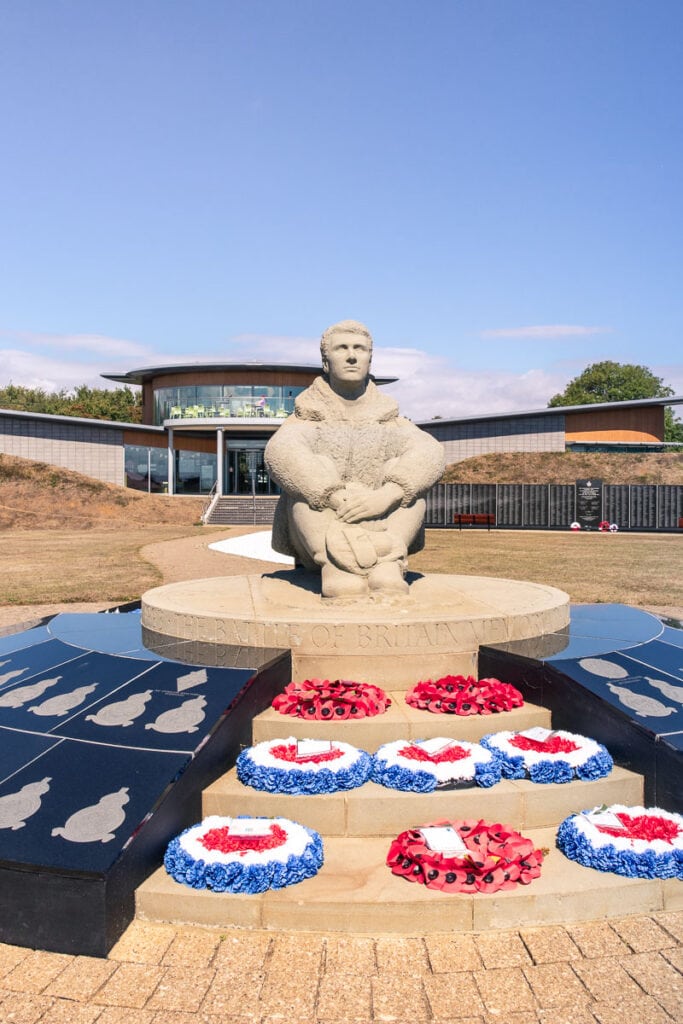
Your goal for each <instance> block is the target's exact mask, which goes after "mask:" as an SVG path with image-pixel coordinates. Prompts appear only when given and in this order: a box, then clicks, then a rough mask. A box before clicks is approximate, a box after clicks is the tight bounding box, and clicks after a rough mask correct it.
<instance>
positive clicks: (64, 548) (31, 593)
mask: <svg viewBox="0 0 683 1024" xmlns="http://www.w3.org/2000/svg"><path fill="white" fill-rule="evenodd" d="M202 531H203V527H194V528H193V527H187V526H158V525H155V526H144V527H140V526H137V525H134V526H131V527H124V526H119V527H118V528H117V529H94V530H17V531H15V530H3V531H2V532H0V605H7V604H22V605H23V604H47V603H54V604H58V603H61V602H66V601H69V602H71V601H133V600H137V599H138V598H139V597H140V595H141V594H142V593H143V591H145V590H148V589H149V588H150V587H155V586H158V585H159V584H160V583H163V579H162V577H161V574H160V573H159V572H158V570H157V569H156V568H155V567H154V566H152V565H151V564H150V563H149V562H148V561H145V560H144V559H143V558H142V557H141V556H140V549H141V548H142V547H144V546H145V545H146V544H153V543H155V542H156V541H163V540H173V539H175V538H177V537H191V536H192V535H193V534H195V535H197V534H198V535H200V536H201V535H202ZM188 575H191V573H188Z"/></svg>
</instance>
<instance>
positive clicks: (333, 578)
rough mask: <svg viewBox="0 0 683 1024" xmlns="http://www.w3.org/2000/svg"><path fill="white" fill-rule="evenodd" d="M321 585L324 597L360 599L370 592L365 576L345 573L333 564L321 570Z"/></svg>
mask: <svg viewBox="0 0 683 1024" xmlns="http://www.w3.org/2000/svg"><path fill="white" fill-rule="evenodd" d="M321 583H322V594H323V597H337V598H341V597H360V596H362V595H364V594H367V592H368V581H367V579H366V577H365V576H359V575H357V574H355V573H352V572H344V571H343V569H338V568H337V566H336V565H332V563H331V562H327V563H326V564H325V565H323V567H322V569H321Z"/></svg>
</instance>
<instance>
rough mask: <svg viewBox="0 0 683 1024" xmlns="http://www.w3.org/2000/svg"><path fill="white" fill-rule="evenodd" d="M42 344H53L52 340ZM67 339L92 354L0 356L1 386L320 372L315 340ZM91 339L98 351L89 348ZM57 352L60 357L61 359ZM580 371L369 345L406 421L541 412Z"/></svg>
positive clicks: (675, 380)
mask: <svg viewBox="0 0 683 1024" xmlns="http://www.w3.org/2000/svg"><path fill="white" fill-rule="evenodd" d="M5 333H7V332H5ZM32 337H34V338H35V337H37V336H35V335H33V336H32ZM41 337H42V336H41ZM46 337H47V338H49V339H55V338H57V337H58V336H57V335H47V336H46ZM69 337H74V338H78V339H83V338H88V339H90V340H91V341H93V345H92V348H91V347H89V344H73V345H72V346H71V347H69V346H68V345H66V346H64V348H63V349H60V346H59V344H57V343H56V342H55V343H54V345H53V344H52V343H51V342H50V344H47V343H46V344H44V346H43V349H44V350H43V351H42V352H40V351H37V350H36V351H34V350H32V349H33V346H31V349H29V347H28V345H27V346H26V347H23V348H22V347H18V346H17V347H13V348H6V349H4V350H0V385H4V384H6V383H8V382H9V381H12V382H13V383H14V384H18V385H23V386H24V387H38V388H43V389H44V390H46V391H58V390H60V389H61V388H65V389H70V388H72V387H74V385H76V384H88V385H90V386H91V387H116V386H117V385H116V384H115V383H113V382H109V381H105V380H104V379H103V378H102V377H101V376H100V374H101V373H102V372H116V371H117V370H120V371H121V372H125V371H126V370H129V369H131V368H132V366H155V365H157V366H163V365H167V364H178V363H197V362H202V361H203V362H211V361H216V362H218V361H223V360H225V361H234V362H240V361H244V362H273V363H278V362H279V363H295V364H296V363H302V364H305V365H312V366H318V365H320V352H319V347H318V346H319V342H318V339H317V338H315V339H314V338H304V337H293V338H292V337H287V336H282V335H256V334H253V335H240V336H237V337H233V338H231V339H229V340H228V341H227V342H226V344H225V345H222V346H221V348H220V351H218V352H216V353H215V354H212V353H210V352H207V351H205V352H203V353H202V359H201V360H198V359H197V355H196V354H195V353H191V354H186V355H182V354H181V355H179V354H178V353H173V354H170V353H160V352H155V351H153V350H152V349H150V348H147V347H145V346H142V345H139V346H138V345H137V343H135V342H130V343H128V342H121V341H120V340H119V339H115V338H113V339H112V338H100V337H99V336H95V335H75V336H69ZM95 340H97V342H98V344H97V345H95V344H94V341H95ZM100 342H101V345H100ZM128 345H130V346H131V348H128V347H127V346H128ZM36 347H37V343H36ZM62 351H63V352H64V356H63V357H60V354H61V352H62ZM79 351H81V352H84V353H87V354H90V352H91V351H92V354H93V358H92V359H89V358H85V359H78V358H73V356H74V355H76V354H77V353H78V352H79ZM558 355H560V353H558ZM131 364H132V366H131ZM581 368H582V367H581V366H579V365H578V364H577V363H576V361H575V360H567V359H561V358H560V359H558V360H557V361H555V362H553V363H552V364H551V365H550V366H549V367H546V368H539V367H534V368H531V369H526V370H524V371H521V372H513V371H506V370H489V369H485V370H463V369H460V368H458V366H457V365H455V364H454V362H453V361H451V360H450V359H448V358H446V357H444V356H435V355H430V354H429V353H428V352H425V351H423V350H422V349H419V348H399V347H390V346H387V347H382V346H376V347H375V352H374V358H373V370H374V371H375V373H376V374H377V375H379V376H387V377H389V376H391V377H398V378H399V379H398V381H397V382H396V383H395V384H390V385H386V391H387V393H388V394H391V395H393V396H394V397H395V398H396V400H397V401H398V402H399V405H400V408H401V412H402V413H403V414H404V415H405V416H409V417H410V418H411V419H413V420H429V419H432V418H433V417H435V416H441V417H443V418H445V419H448V418H455V417H461V416H475V415H484V414H486V413H506V412H513V411H520V410H524V409H542V408H545V407H546V405H547V403H548V400H549V399H550V398H551V396H552V395H554V394H556V393H557V392H560V391H562V390H563V389H564V387H565V386H566V384H567V383H568V381H569V380H570V379H571V378H572V377H574V376H575V375H576V373H577V372H579V371H580V370H581ZM653 371H654V372H655V373H656V374H658V375H659V376H661V377H662V378H663V379H664V381H665V382H666V383H667V384H669V385H670V386H671V387H672V388H674V389H675V391H676V393H677V394H683V366H681V365H669V366H655V367H653Z"/></svg>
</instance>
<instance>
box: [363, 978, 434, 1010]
mask: <svg viewBox="0 0 683 1024" xmlns="http://www.w3.org/2000/svg"><path fill="white" fill-rule="evenodd" d="M372 1007H373V1017H374V1019H376V1020H391V1021H395V1020H400V1019H402V1018H406V1019H411V1018H412V1019H413V1020H428V1019H429V1018H430V1017H431V1014H430V1012H429V1008H428V1006H427V998H426V996H425V992H424V989H423V987H422V979H421V978H416V977H414V976H413V977H411V976H410V975H409V974H400V975H391V974H388V973H386V972H385V973H384V974H383V975H381V976H380V977H378V978H373V979H372Z"/></svg>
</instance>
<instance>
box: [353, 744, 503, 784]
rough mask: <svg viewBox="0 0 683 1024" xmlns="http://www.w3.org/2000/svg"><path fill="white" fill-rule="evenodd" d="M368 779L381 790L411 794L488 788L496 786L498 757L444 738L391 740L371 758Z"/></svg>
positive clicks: (490, 751) (497, 780)
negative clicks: (459, 788)
mask: <svg viewBox="0 0 683 1024" xmlns="http://www.w3.org/2000/svg"><path fill="white" fill-rule="evenodd" d="M371 778H372V781H373V782H378V783H379V784H380V785H381V786H387V787H388V788H389V789H401V790H406V791H408V792H411V793H431V792H432V791H433V790H435V789H441V788H448V789H456V788H458V787H460V786H462V787H468V786H475V785H476V786H483V787H484V788H488V787H489V786H493V785H495V784H496V782H500V757H499V755H498V754H497V753H496V751H494V750H487V749H486V748H485V747H482V746H480V745H479V744H478V743H466V742H465V741H463V740H452V739H447V738H446V737H444V736H438V737H436V738H435V739H429V740H413V741H411V740H395V741H394V742H393V743H385V744H384V746H382V747H380V748H379V750H378V751H377V753H376V754H375V756H374V757H373V759H372V776H371Z"/></svg>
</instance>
